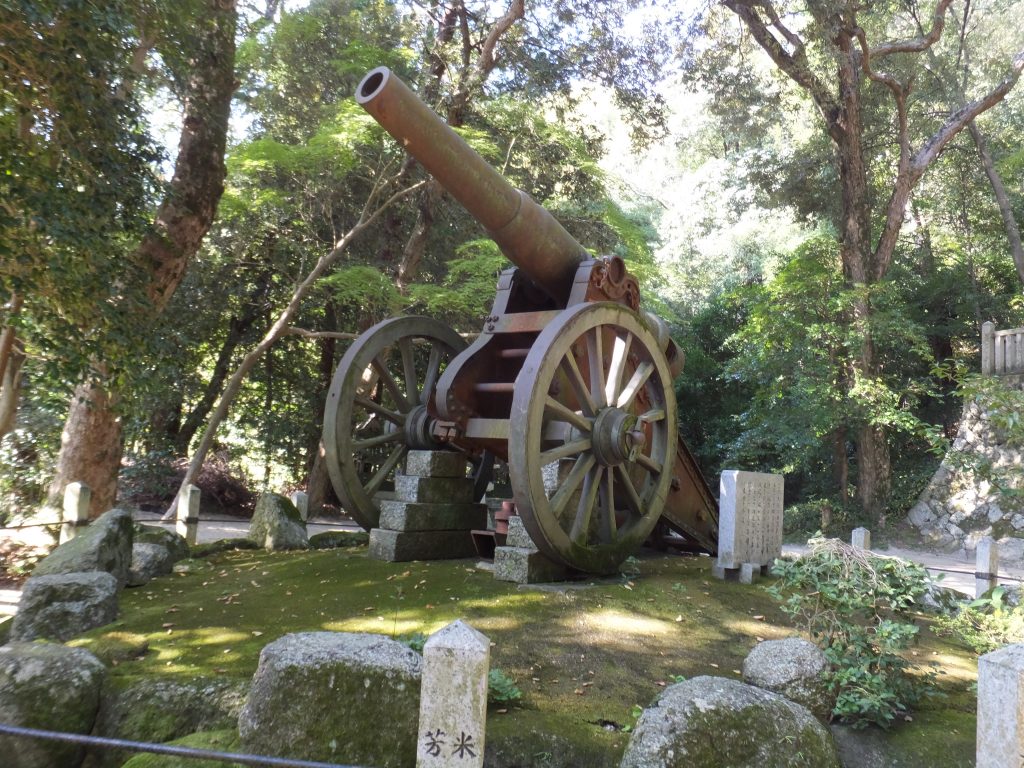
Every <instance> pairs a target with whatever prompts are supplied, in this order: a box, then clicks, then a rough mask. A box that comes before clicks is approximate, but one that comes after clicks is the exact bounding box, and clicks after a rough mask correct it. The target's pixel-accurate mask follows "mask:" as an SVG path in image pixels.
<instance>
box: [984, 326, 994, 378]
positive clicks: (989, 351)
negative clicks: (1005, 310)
mask: <svg viewBox="0 0 1024 768" xmlns="http://www.w3.org/2000/svg"><path fill="white" fill-rule="evenodd" d="M995 332H996V325H995V323H993V322H992V321H991V320H989V321H988V322H985V323H983V324H982V326H981V372H982V373H983V374H985V375H986V376H991V375H992V374H994V373H995V372H996V365H995V345H994V344H993V341H994V338H993V334H994V333H995Z"/></svg>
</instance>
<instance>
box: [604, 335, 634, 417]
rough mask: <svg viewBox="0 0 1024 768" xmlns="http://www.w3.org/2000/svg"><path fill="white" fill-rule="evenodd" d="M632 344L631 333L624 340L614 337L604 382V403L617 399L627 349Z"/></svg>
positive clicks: (627, 355) (624, 368) (627, 353)
mask: <svg viewBox="0 0 1024 768" xmlns="http://www.w3.org/2000/svg"><path fill="white" fill-rule="evenodd" d="M632 344H633V334H632V333H627V334H626V338H624V339H623V338H621V337H620V336H618V335H616V336H615V344H614V345H612V360H611V364H610V365H609V366H608V381H607V382H605V390H604V401H605V403H609V404H610V403H614V402H615V400H616V399H617V397H618V394H619V387H620V386H622V374H623V372H624V371H625V370H626V360H627V359H628V358H629V348H630V346H631V345H632Z"/></svg>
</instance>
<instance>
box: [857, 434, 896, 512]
mask: <svg viewBox="0 0 1024 768" xmlns="http://www.w3.org/2000/svg"><path fill="white" fill-rule="evenodd" d="M891 488H892V468H891V466H890V464H889V441H888V438H887V437H886V434H885V430H884V429H882V428H881V427H876V426H872V425H871V424H864V425H862V426H861V427H860V429H859V430H858V435H857V500H858V502H859V503H860V507H861V509H863V510H864V513H865V514H866V515H867V516H868V519H869V520H877V521H878V523H879V525H881V526H882V527H884V526H885V510H886V504H887V503H888V500H889V491H890V490H891Z"/></svg>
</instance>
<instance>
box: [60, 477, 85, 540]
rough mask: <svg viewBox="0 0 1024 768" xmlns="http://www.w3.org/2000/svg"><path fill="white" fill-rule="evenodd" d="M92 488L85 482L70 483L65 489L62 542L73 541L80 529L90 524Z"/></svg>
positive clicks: (61, 531) (61, 529)
mask: <svg viewBox="0 0 1024 768" xmlns="http://www.w3.org/2000/svg"><path fill="white" fill-rule="evenodd" d="M91 499H92V490H91V489H90V488H89V486H88V485H86V484H85V483H68V485H67V487H66V488H65V489H64V516H63V520H64V522H63V524H62V525H61V527H60V543H61V544H63V543H64V542H65V541H71V539H73V538H75V535H76V534H77V533H78V529H79V528H81V527H82V526H84V525H88V524H89V502H90V500H91Z"/></svg>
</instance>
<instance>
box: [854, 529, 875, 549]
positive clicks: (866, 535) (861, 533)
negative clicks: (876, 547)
mask: <svg viewBox="0 0 1024 768" xmlns="http://www.w3.org/2000/svg"><path fill="white" fill-rule="evenodd" d="M850 543H851V544H852V545H853V546H854V547H855V548H856V549H871V531H869V530H868V529H867V528H854V529H853V534H852V535H851V536H850Z"/></svg>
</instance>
